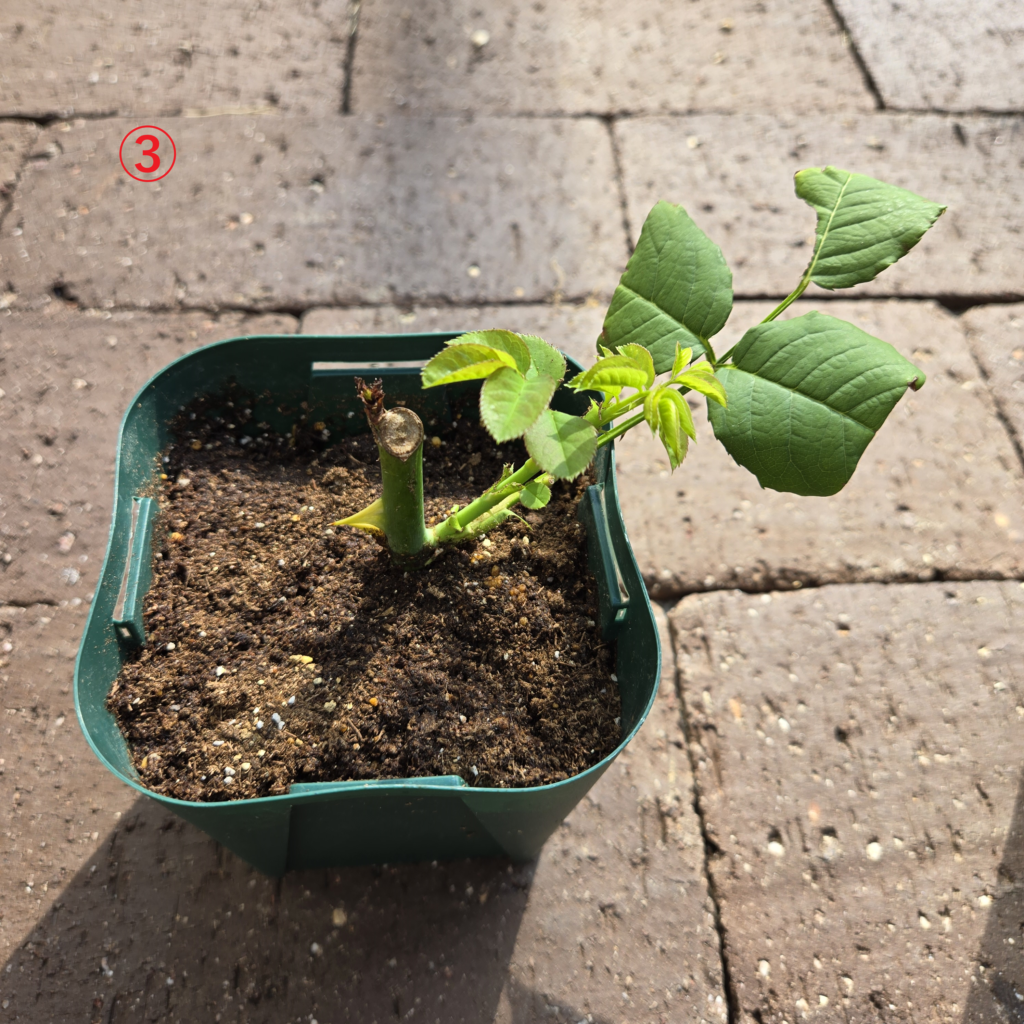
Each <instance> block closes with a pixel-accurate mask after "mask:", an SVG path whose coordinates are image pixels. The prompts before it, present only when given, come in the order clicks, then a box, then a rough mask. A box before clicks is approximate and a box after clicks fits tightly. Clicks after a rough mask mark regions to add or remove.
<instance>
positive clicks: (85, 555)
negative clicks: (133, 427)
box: [0, 302, 297, 605]
mask: <svg viewBox="0 0 1024 1024" xmlns="http://www.w3.org/2000/svg"><path fill="white" fill-rule="evenodd" d="M296 326H297V325H296V322H295V320H294V319H292V318H291V317H285V316H259V317H244V316H242V315H241V314H238V313H227V314H222V315H221V316H218V317H214V316H209V315H207V314H202V313H187V314H178V315H162V316H161V315H153V314H148V313H117V314H114V315H111V314H109V313H106V314H102V313H97V314H90V313H79V312H71V311H68V310H67V309H66V308H63V306H62V304H59V303H56V302H54V303H51V304H50V305H49V306H48V307H47V308H46V309H45V310H44V311H41V312H38V313H25V314H21V313H13V312H10V311H8V312H7V313H6V314H5V313H3V312H0V392H2V393H3V394H2V397H0V436H2V437H3V439H4V443H3V446H2V452H0V605H3V604H4V603H5V602H7V603H14V604H19V605H31V604H36V603H39V602H44V603H50V604H59V603H60V602H61V601H70V600H74V599H76V598H77V599H78V600H79V601H81V600H83V599H86V598H87V597H88V595H89V593H90V592H91V591H92V589H93V587H94V586H95V584H96V580H97V578H98V575H99V570H100V565H101V563H102V560H103V554H104V552H105V551H106V546H107V534H108V531H109V529H110V508H111V505H110V501H111V496H112V494H113V484H114V460H115V457H116V444H117V431H118V427H119V425H120V422H121V416H122V415H123V413H124V410H125V408H126V407H127V405H128V403H129V402H130V401H131V398H132V395H134V394H135V392H136V391H137V390H138V389H139V388H140V387H141V386H142V385H143V384H144V383H145V381H146V379H147V378H148V377H150V376H151V375H152V374H154V373H156V371H157V370H159V369H161V367H163V366H164V365H166V364H167V363H169V362H170V361H171V360H172V359H175V358H177V357H178V356H180V355H182V354H184V353H185V352H187V351H188V350H190V349H192V348H195V347H196V346H198V345H202V344H206V343H207V342H211V341H218V340H219V339H221V338H230V337H237V336H238V335H241V334H287V333H289V332H291V331H294V330H295V328H296ZM68 533H70V534H73V535H74V536H73V544H72V547H71V549H70V550H69V551H67V552H66V553H63V552H61V550H60V549H59V548H58V542H59V541H60V539H61V537H62V536H64V535H66V534H68Z"/></svg>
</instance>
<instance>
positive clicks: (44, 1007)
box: [0, 605, 725, 1024]
mask: <svg viewBox="0 0 1024 1024" xmlns="http://www.w3.org/2000/svg"><path fill="white" fill-rule="evenodd" d="M85 607H86V606H85V605H82V606H78V607H72V606H65V607H57V608H50V607H39V606H35V607H32V608H11V607H9V606H8V607H3V608H0V635H2V636H3V638H5V639H7V638H9V640H8V642H10V643H11V645H12V648H13V650H12V651H11V652H8V653H5V654H3V655H0V696H2V701H3V706H4V708H5V715H4V719H3V721H4V727H5V729H6V730H7V732H6V734H5V736H4V746H3V754H4V764H3V766H2V767H3V768H4V771H3V772H2V773H0V798H2V799H0V808H2V809H0V821H2V827H3V836H2V837H0V909H2V910H3V916H2V917H0V979H2V980H0V996H2V998H3V999H4V1000H7V1001H8V1003H9V1006H8V1009H10V1011H11V1015H12V1017H14V1018H15V1019H17V1016H18V1015H19V1014H20V1016H21V1019H22V1020H26V1019H45V1020H92V1019H94V1018H95V1016H96V1014H97V1013H100V1014H101V1016H100V1019H102V1020H105V1021H106V1020H109V1021H111V1022H113V1024H122V1022H124V1021H126V1020H131V1019H132V1018H133V1017H134V1016H135V1015H136V1013H137V1012H139V1011H143V1012H144V1013H145V1015H146V1016H147V1018H151V1019H156V1020H161V1019H162V1020H176V1019H178V1018H179V1017H180V1019H182V1020H200V1019H206V1018H210V1019H213V1018H214V1017H215V1015H216V1013H217V1012H220V1013H222V1015H223V1017H224V1018H225V1019H231V1018H233V1017H234V1016H235V1015H236V1014H238V1013H239V1012H240V1009H241V1008H248V1010H249V1011H250V1012H252V1011H253V1009H254V1007H256V1006H258V1008H259V1012H260V1013H261V1014H263V1016H262V1017H260V1018H259V1019H266V1020H296V1019H302V1020H308V1019H310V1018H313V1019H319V1020H326V1021H341V1020H345V1019H351V1020H358V1021H365V1022H367V1024H369V1022H370V1021H373V1020H378V1021H385V1020H390V1019H393V1018H394V1015H395V1014H396V1013H397V1014H398V1015H399V1016H400V1017H401V1018H403V1019H405V1018H408V1017H409V1014H410V1011H415V1012H414V1013H413V1014H412V1019H420V1018H422V1019H426V1020H429V1021H436V1020H438V1019H440V1020H444V1021H453V1022H457V1021H462V1022H463V1024H481V1022H487V1021H496V1022H500V1024H540V1022H542V1021H552V1020H560V1021H573V1022H575V1021H578V1020H580V1019H591V1020H595V1021H623V1022H648V1021H654V1022H657V1024H667V1022H669V1021H676V1020H680V1019H685V1020H687V1021H690V1020H692V1021H694V1022H696V1021H699V1020H703V1021H707V1022H711V1024H719V1022H720V1021H722V1020H724V1019H725V1003H724V995H723V990H722V985H721V970H720V957H719V950H718V939H717V932H716V930H715V927H714V921H713V916H712V914H711V908H710V907H709V905H708V900H707V886H706V880H705V876H704V868H703V857H704V852H703V844H702V841H701V836H700V831H699V827H698V824H697V819H696V815H695V813H694V811H693V794H692V777H691V774H690V768H689V760H688V756H687V752H686V749H685V745H684V741H683V736H682V732H681V729H680V721H679V702H678V698H677V696H676V692H675V685H674V669H673V665H672V659H671V656H669V657H667V658H666V662H665V673H664V676H663V682H662V689H661V692H660V694H659V697H658V700H657V703H656V705H655V708H654V710H653V712H652V714H651V717H650V719H649V720H648V722H647V724H646V725H645V727H644V729H643V731H642V732H641V734H640V736H639V737H638V738H637V739H636V741H635V742H634V744H633V745H632V746H631V747H630V749H629V750H628V751H627V754H626V755H625V756H624V757H623V758H621V759H620V760H619V761H618V762H617V764H616V766H615V767H614V768H613V769H612V771H610V772H609V773H608V774H606V776H605V777H604V778H603V779H602V780H601V781H600V782H599V783H598V785H597V786H596V787H595V789H594V790H593V791H592V794H591V797H590V798H589V799H588V800H587V801H585V802H584V804H583V805H581V806H580V807H579V808H577V810H576V811H575V812H574V813H573V814H572V815H571V816H570V817H569V819H568V820H567V822H566V824H565V825H564V826H563V827H562V829H560V830H559V831H558V832H557V833H556V835H555V836H554V837H553V838H552V840H551V841H550V842H549V843H548V845H547V846H546V847H545V849H544V851H543V853H542V854H541V857H540V859H539V861H537V862H536V863H534V864H530V865H525V866H519V865H510V864H508V863H507V862H505V861H458V862H454V863H451V864H433V865H431V864H421V865H407V866H399V867H383V868H382V867H377V868H346V869H339V870H337V871H310V872H299V873H292V874H290V875H287V876H286V877H285V878H284V879H283V880H282V881H281V882H280V883H275V882H273V881H272V880H269V879H266V878H263V877H262V876H260V875H258V874H257V873H256V872H254V871H253V870H252V869H251V868H249V867H248V866H247V865H245V864H242V863H241V862H240V861H238V860H236V859H235V858H234V857H233V856H231V855H230V854H228V853H226V852H225V851H224V850H223V849H221V848H219V847H218V846H217V844H215V843H214V842H212V841H211V840H210V839H208V838H207V837H206V836H204V835H203V834H201V833H200V832H198V831H197V830H195V829H193V828H191V827H190V826H186V825H185V824H184V823H183V822H181V821H179V820H177V819H175V818H173V817H172V816H170V815H168V814H166V813H165V812H164V811H162V810H161V809H160V808H158V807H157V806H156V805H154V804H152V803H150V802H149V801H147V800H144V799H137V798H136V797H135V795H134V794H133V793H132V791H131V790H129V789H127V787H125V786H122V785H121V784H119V783H118V782H116V780H115V779H114V777H113V776H112V775H111V774H110V773H109V772H107V771H106V770H105V769H104V768H103V767H102V766H101V765H100V764H99V762H98V761H96V759H95V758H94V757H93V755H92V754H91V753H90V751H89V750H88V748H87V747H86V745H85V742H84V740H83V739H82V737H81V735H80V733H79V731H78V729H77V727H76V726H75V722H74V708H73V706H72V704H71V697H70V682H71V672H72V656H73V653H74V650H75V646H76V643H77V638H78V634H79V632H80V630H81V627H82V624H83V620H84V611H85ZM659 618H660V620H661V628H662V631H663V633H665V634H666V636H665V647H666V651H667V652H669V651H670V650H671V646H670V644H669V641H668V637H667V629H666V623H665V621H664V615H659ZM69 927H73V928H74V936H75V938H74V942H73V943H68V940H67V929H68V928H69ZM104 958H105V962H106V964H107V968H106V970H107V971H108V972H109V973H102V972H103V968H102V967H101V965H100V961H101V960H102V959H104ZM8 965H9V966H10V967H11V971H7V970H6V966H8ZM167 978H171V979H172V982H171V983H170V984H168V982H167ZM225 980H227V982H228V984H227V985H226V986H225V985H224V981H225ZM588 1014H589V1015H590V1016H589V1017H588V1016H587V1015H588Z"/></svg>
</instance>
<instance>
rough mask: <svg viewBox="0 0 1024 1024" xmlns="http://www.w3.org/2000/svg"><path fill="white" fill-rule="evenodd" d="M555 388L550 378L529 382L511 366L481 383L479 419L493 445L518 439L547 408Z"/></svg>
mask: <svg viewBox="0 0 1024 1024" xmlns="http://www.w3.org/2000/svg"><path fill="white" fill-rule="evenodd" d="M557 387H558V381H557V380H555V379H554V378H553V377H547V376H542V375H539V374H538V375H537V376H535V377H531V378H530V379H529V380H528V379H527V378H525V377H524V376H523V375H522V374H521V373H520V372H519V371H518V370H514V369H512V367H511V366H503V367H502V368H501V369H500V370H497V371H496V372H495V373H493V374H491V376H490V377H488V378H487V380H486V381H484V386H483V390H482V391H481V392H480V418H481V419H482V420H483V421H484V426H485V427H486V428H487V430H488V431H489V432H490V435H491V437H493V438H494V440H495V441H497V442H499V443H501V442H504V441H511V440H512V439H513V438H515V437H522V436H523V434H525V433H526V430H527V429H528V428H529V427H530V426H531V425H532V424H533V423H534V422H536V420H537V417H538V416H539V415H540V414H541V413H542V412H543V411H544V410H545V409H546V408H547V406H548V402H550V401H551V396H552V395H553V394H554V393H555V388H557Z"/></svg>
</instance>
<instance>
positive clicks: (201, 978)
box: [0, 798, 586, 1024]
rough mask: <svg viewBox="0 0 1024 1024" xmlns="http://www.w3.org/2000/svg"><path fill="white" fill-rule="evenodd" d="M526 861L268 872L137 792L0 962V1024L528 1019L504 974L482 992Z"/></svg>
mask: <svg viewBox="0 0 1024 1024" xmlns="http://www.w3.org/2000/svg"><path fill="white" fill-rule="evenodd" d="M533 871H534V864H527V865H514V864H510V863H508V862H507V861H499V860H481V861H455V862H451V863H442V864H438V865H437V866H433V865H431V864H412V865H397V866H390V867H385V866H382V867H360V868H340V869H332V870H323V871H306V872H293V873H290V874H288V875H286V876H285V877H284V878H283V879H280V880H274V879H268V878H266V877H265V876H263V875H261V874H259V873H258V872H257V871H256V870H255V869H253V868H251V867H249V865H247V864H245V863H244V862H243V861H241V860H239V859H237V858H236V857H234V856H233V855H232V854H231V853H229V852H228V851H227V850H225V849H223V848H222V847H220V846H218V845H217V844H216V843H215V842H213V840H211V839H209V838H208V837H207V836H205V835H204V834H203V833H201V832H199V831H197V830H196V829H194V828H192V827H191V826H189V825H187V824H186V823H185V822H183V821H181V820H179V819H178V818H176V817H173V816H171V815H168V814H167V813H166V812H164V811H163V810H162V809H160V808H159V807H158V806H157V805H155V804H153V803H151V802H150V801H148V800H146V799H144V798H142V799H139V800H138V801H137V802H136V803H135V804H134V805H132V807H131V809H130V811H129V812H128V813H127V814H125V815H124V816H123V817H122V819H121V820H120V822H119V824H118V827H117V828H116V829H115V830H114V831H113V832H112V833H111V834H110V836H109V837H108V838H107V839H106V841H105V842H104V843H103V844H102V846H101V848H100V850H99V851H98V852H97V854H96V855H95V856H93V857H92V858H90V860H89V862H88V863H87V864H86V865H85V866H84V867H83V868H82V870H81V871H80V872H79V873H78V874H77V875H76V876H75V877H74V878H73V879H72V881H71V882H70V883H69V884H68V885H67V887H66V888H65V889H64V891H63V892H62V893H61V894H60V896H59V897H58V898H57V900H56V901H55V902H54V904H53V905H52V907H51V908H50V909H49V910H48V911H46V913H45V914H44V916H43V917H41V918H40V919H39V920H38V921H37V922H36V925H35V927H34V928H33V929H32V931H31V932H30V933H29V934H28V935H26V936H25V938H24V939H23V941H22V943H21V944H20V947H19V948H17V950H16V951H15V952H14V953H13V955H12V956H11V957H10V959H9V960H8V961H7V962H6V963H5V964H3V965H2V967H0V971H3V972H6V973H4V975H3V985H2V988H3V993H4V1000H5V1002H4V1004H3V1011H2V1012H0V1021H8V1020H20V1021H43V1020H45V1021H50V1022H59V1021H69V1022H70V1021H74V1022H76V1024H77V1022H81V1021H92V1022H97V1024H99V1022H102V1024H117V1022H122V1021H129V1020H131V1021H167V1022H171V1021H175V1022H176V1021H181V1022H183V1024H192V1022H196V1021H223V1022H229V1021H230V1022H246V1024H264V1022H265V1024H284V1022H293V1021H294V1022H298V1021H301V1022H303V1024H310V1022H311V1021H314V1020H316V1021H319V1024H342V1022H345V1021H351V1022H354V1024H364V1022H365V1024H373V1022H374V1021H376V1022H377V1024H385V1022H391V1021H398V1020H413V1021H427V1022H430V1024H434V1022H436V1021H441V1022H443V1024H456V1022H460V1021H461V1022H465V1024H481V1022H489V1021H492V1020H494V1019H495V1017H496V1016H499V1017H504V1018H505V1019H506V1020H510V1021H515V1022H516V1024H518V1022H520V1021H525V1020H532V1019H536V1017H539V1016H540V1014H536V1013H535V1010H534V1004H535V1003H536V998H535V997H534V996H533V994H532V993H531V992H529V991H528V990H525V989H522V988H521V987H520V986H514V988H515V991H514V992H513V991H512V989H511V988H510V989H509V991H508V993H507V996H506V999H511V1002H507V1001H505V1000H502V1002H504V1004H505V1005H504V1006H503V1007H502V1008H501V1012H500V1013H499V1005H498V1004H499V1000H500V999H501V995H502V990H503V988H504V987H505V984H506V978H507V977H508V973H509V965H510V960H511V957H512V951H513V948H514V946H515V941H516V935H517V933H518V930H519V926H520V923H521V920H522V916H523V912H524V910H525V908H526V903H527V897H528V894H529V889H530V885H531V882H532V878H533ZM567 1012H569V1011H566V1010H563V1011H562V1014H559V1016H560V1017H561V1018H562V1019H567V1018H566V1017H565V1016H563V1014H566V1013H567ZM509 1014H511V1017H510V1016H509ZM581 1016H582V1018H583V1019H584V1020H585V1019H586V1017H585V1016H583V1015H581ZM548 1019H551V1018H550V1016H549V1017H548ZM577 1019H579V1018H575V1017H574V1018H573V1020H574V1021H575V1020H577Z"/></svg>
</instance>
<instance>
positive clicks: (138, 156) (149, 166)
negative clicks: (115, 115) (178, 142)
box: [118, 124, 178, 181]
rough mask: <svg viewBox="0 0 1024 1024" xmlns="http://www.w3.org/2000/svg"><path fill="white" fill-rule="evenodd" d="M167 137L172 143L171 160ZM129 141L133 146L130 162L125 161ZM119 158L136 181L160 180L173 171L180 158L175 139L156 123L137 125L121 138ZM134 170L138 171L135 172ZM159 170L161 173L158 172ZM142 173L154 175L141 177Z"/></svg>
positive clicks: (129, 156)
mask: <svg viewBox="0 0 1024 1024" xmlns="http://www.w3.org/2000/svg"><path fill="white" fill-rule="evenodd" d="M155 133H159V134H155ZM165 139H166V140H167V142H168V143H170V161H169V162H168V159H167V156H168V154H167V148H166V146H165V145H164V140H165ZM129 142H130V143H131V146H130V148H129V150H128V163H125V152H124V147H125V144H126V143H129ZM118 158H119V159H120V161H121V166H122V167H123V168H124V173H125V174H127V175H128V177H130V178H134V179H135V180H136V181H159V180H160V179H161V178H166V177H167V175H168V174H170V173H171V169H172V168H173V167H174V162H175V161H176V160H177V159H178V149H177V147H176V146H175V145H174V139H172V138H171V136H170V135H169V134H168V133H167V132H165V131H164V130H163V128H157V126H156V125H155V124H140V125H136V126H135V127H134V128H133V129H132V130H131V131H130V132H128V134H127V135H125V137H124V138H123V139H122V140H121V148H120V149H119V150H118ZM165 168H166V169H165ZM133 171H137V172H138V173H137V174H133V173H132V172H133ZM157 171H160V172H161V173H160V174H157V173H156V172H157ZM140 174H152V175H153V177H147V178H140V177H139V175H140Z"/></svg>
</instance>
